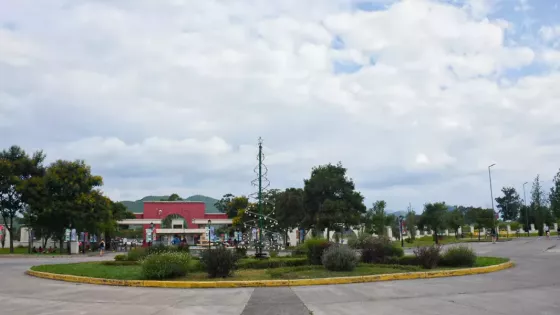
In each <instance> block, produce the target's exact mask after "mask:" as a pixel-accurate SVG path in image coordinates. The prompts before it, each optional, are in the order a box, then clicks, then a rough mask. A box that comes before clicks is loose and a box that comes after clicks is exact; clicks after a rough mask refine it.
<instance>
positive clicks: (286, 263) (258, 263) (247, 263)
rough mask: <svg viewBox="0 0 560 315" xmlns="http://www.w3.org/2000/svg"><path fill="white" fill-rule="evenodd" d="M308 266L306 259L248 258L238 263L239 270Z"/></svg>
mask: <svg viewBox="0 0 560 315" xmlns="http://www.w3.org/2000/svg"><path fill="white" fill-rule="evenodd" d="M305 265H308V261H307V258H305V257H302V258H268V259H256V258H248V259H242V260H240V261H239V263H238V268H240V269H268V268H280V267H296V266H305Z"/></svg>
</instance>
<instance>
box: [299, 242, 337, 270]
mask: <svg viewBox="0 0 560 315" xmlns="http://www.w3.org/2000/svg"><path fill="white" fill-rule="evenodd" d="M330 246H331V243H329V241H327V240H326V239H323V238H312V239H310V240H307V241H305V247H306V248H307V260H308V261H309V264H311V265H321V264H322V260H321V259H322V257H323V252H324V251H325V250H326V249H327V248H329V247H330Z"/></svg>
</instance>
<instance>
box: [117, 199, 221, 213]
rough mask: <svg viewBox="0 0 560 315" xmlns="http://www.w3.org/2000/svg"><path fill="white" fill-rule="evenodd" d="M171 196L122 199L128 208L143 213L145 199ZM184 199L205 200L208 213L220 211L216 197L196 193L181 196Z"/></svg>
mask: <svg viewBox="0 0 560 315" xmlns="http://www.w3.org/2000/svg"><path fill="white" fill-rule="evenodd" d="M168 198H169V196H146V197H144V198H142V199H140V200H136V201H121V203H122V204H123V205H125V206H126V207H127V209H128V210H130V211H132V212H134V213H143V212H144V201H160V200H162V199H163V200H167V199H168ZM181 200H182V201H198V202H204V204H205V205H206V206H205V207H206V210H205V212H206V213H220V211H219V210H218V209H217V208H216V206H214V204H215V203H216V202H218V199H214V198H212V197H208V196H202V195H194V196H190V197H188V198H181Z"/></svg>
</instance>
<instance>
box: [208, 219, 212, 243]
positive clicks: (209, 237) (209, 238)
mask: <svg viewBox="0 0 560 315" xmlns="http://www.w3.org/2000/svg"><path fill="white" fill-rule="evenodd" d="M210 224H212V220H208V250H210V248H211V247H212V243H211V235H210V233H211V231H210Z"/></svg>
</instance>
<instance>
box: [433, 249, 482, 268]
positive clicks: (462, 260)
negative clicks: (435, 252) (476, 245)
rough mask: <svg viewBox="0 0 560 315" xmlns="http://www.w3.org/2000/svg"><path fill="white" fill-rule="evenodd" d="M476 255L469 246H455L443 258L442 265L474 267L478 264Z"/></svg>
mask: <svg viewBox="0 0 560 315" xmlns="http://www.w3.org/2000/svg"><path fill="white" fill-rule="evenodd" d="M476 257H477V256H476V253H475V252H474V250H472V249H471V248H469V247H468V246H464V245H461V246H453V247H450V248H448V249H447V250H446V251H445V252H444V253H443V255H442V256H441V261H440V265H442V266H448V267H472V266H474V265H475V263H476Z"/></svg>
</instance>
